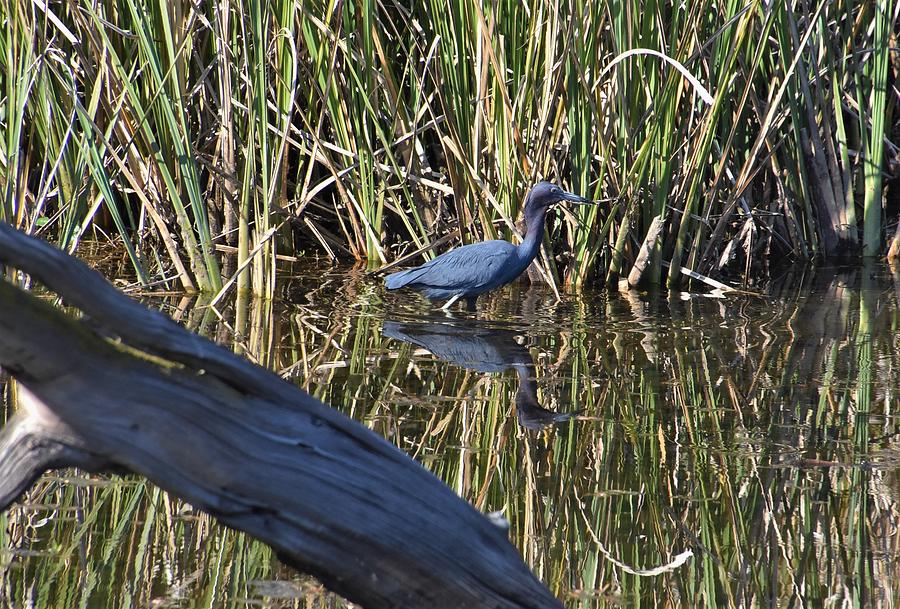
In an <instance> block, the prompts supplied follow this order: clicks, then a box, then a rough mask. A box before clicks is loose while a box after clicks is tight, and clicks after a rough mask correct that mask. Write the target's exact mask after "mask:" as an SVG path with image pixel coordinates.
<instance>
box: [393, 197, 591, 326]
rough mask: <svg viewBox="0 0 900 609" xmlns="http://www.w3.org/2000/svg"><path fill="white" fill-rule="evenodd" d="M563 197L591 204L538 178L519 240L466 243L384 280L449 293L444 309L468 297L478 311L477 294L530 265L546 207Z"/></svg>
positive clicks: (434, 294)
mask: <svg viewBox="0 0 900 609" xmlns="http://www.w3.org/2000/svg"><path fill="white" fill-rule="evenodd" d="M560 201H569V202H572V203H578V204H581V205H590V204H592V201H590V200H588V199H585V198H583V197H579V196H578V195H573V194H572V193H570V192H566V191H565V190H563V189H562V188H560V187H559V186H556V185H554V184H550V183H549V182H538V183H537V184H535V185H534V187H533V188H532V189H531V192H529V193H528V196H527V197H526V198H525V225H526V227H527V230H526V232H525V240H524V241H522V243H521V244H520V245H513V244H512V243H510V242H509V241H502V240H499V239H495V240H492V241H483V242H481V243H472V244H470V245H464V246H463V247H459V248H456V249H454V250H450V251H449V252H446V253H444V254H441V255H440V256H438V257H437V258H435V259H434V260H430V261H428V262H426V263H425V264H423V265H421V266H417V267H416V268H413V269H409V270H406V271H400V272H398V273H391V274H390V275H388V276H387V277H385V279H384V284H385V286H387V289H389V290H396V289H398V288H402V287H409V288H413V289H416V290H419V291H421V292H422V293H423V294H425V296H426V298H429V299H431V300H442V299H444V298H448V299H449V300H447V302H446V303H445V304H444V306H443V307H441V308H442V309H444V310H446V309H449V308H450V306H451V305H452V304H453V303H454V302H456V301H457V300H459V299H460V298H465V299H466V304H467V305H468V308H469V310H470V311H471V310H475V299H477V298H478V296H480V295H481V294H484V293H485V292H489V291H491V290H493V289H495V288H499V287H500V286H502V285H506V284H507V283H509V282H510V281H512V280H513V279H515V278H516V277H518V276H519V275H521V274H522V271H524V270H525V269H527V268H528V265H529V264H531V261H532V260H534V257H535V256H537V253H538V250H539V249H540V247H541V239H542V238H543V235H544V219H545V218H546V217H547V212H548V211H549V210H550V208H551V207H553V205H555V204H556V203H559V202H560Z"/></svg>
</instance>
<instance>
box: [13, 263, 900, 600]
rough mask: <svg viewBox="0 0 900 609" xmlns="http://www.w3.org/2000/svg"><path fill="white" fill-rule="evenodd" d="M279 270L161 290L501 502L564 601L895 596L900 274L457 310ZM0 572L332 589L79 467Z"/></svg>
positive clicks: (807, 273) (62, 584)
mask: <svg viewBox="0 0 900 609" xmlns="http://www.w3.org/2000/svg"><path fill="white" fill-rule="evenodd" d="M282 285H283V291H282V296H283V297H282V299H281V300H280V301H277V302H274V303H272V302H268V303H267V302H249V301H243V302H232V303H230V304H228V305H227V306H226V307H224V308H222V309H220V310H218V311H215V312H214V311H212V310H211V309H210V308H209V307H208V305H207V303H204V302H198V301H197V300H196V299H178V298H175V299H166V300H158V301H153V304H154V305H155V306H158V307H160V308H162V309H163V310H164V311H166V312H167V313H169V314H170V315H172V316H173V317H175V318H177V319H179V321H181V323H184V324H185V325H186V326H188V327H189V328H191V329H193V330H195V331H197V332H200V333H203V334H205V335H207V336H210V337H211V338H214V339H215V340H217V341H218V342H220V343H222V344H227V345H230V346H231V347H232V348H234V349H235V350H236V351H239V352H242V353H244V354H246V356H247V357H249V358H251V359H253V360H254V361H257V362H259V363H261V364H262V365H265V366H267V367H270V368H272V369H274V370H276V371H278V372H279V373H280V374H281V375H282V376H283V377H285V378H288V379H290V380H291V381H292V382H295V383H296V384H298V385H300V386H302V387H304V388H305V389H307V390H308V391H310V392H311V393H313V394H315V395H316V396H317V397H319V398H320V399H323V400H324V401H326V402H328V403H330V404H332V405H333V406H334V407H335V408H339V409H340V410H342V411H343V412H345V413H347V414H348V415H350V416H352V417H354V418H356V419H358V420H360V421H362V422H363V423H364V424H366V425H367V426H369V427H371V428H372V429H374V430H375V431H377V432H378V433H380V434H382V435H383V436H384V437H386V438H388V439H389V440H390V441H391V442H393V443H395V444H396V445H397V446H398V447H400V448H401V449H402V450H404V451H405V452H407V453H408V454H410V455H412V456H413V457H415V458H416V459H418V460H419V461H420V462H421V463H423V465H425V466H426V467H428V468H429V469H431V470H432V471H433V472H435V474H436V475H438V476H439V477H440V478H441V479H443V480H444V481H445V482H446V483H447V484H448V485H450V486H451V487H452V488H453V489H454V490H455V491H456V492H457V493H459V494H460V495H461V496H463V497H465V498H466V499H467V500H468V501H470V502H471V503H472V504H473V505H475V506H476V507H477V508H478V509H480V510H483V511H485V512H493V511H502V512H503V514H504V516H505V517H506V518H507V519H508V520H509V522H510V538H511V539H512V541H513V543H514V544H515V545H516V546H517V547H518V548H519V549H520V551H521V552H522V554H523V556H524V557H525V559H526V561H527V562H528V563H529V564H530V565H531V566H532V568H533V569H534V570H535V572H536V573H537V575H538V577H540V578H541V579H542V580H543V581H544V582H546V583H547V584H548V585H549V586H550V587H551V589H552V590H554V592H556V593H557V594H559V595H560V597H561V598H563V600H564V602H565V603H566V605H567V606H569V607H578V608H581V607H657V606H660V607H681V606H684V607H774V606H779V607H830V606H855V607H894V606H897V605H898V604H900V588H897V586H895V585H894V584H893V582H895V581H898V580H900V535H898V533H897V531H898V530H900V503H898V501H900V473H898V472H900V469H898V465H900V425H898V421H900V419H898V417H900V398H898V396H900V306H898V305H900V273H895V272H893V271H891V270H889V269H885V268H883V267H878V266H873V267H860V268H854V269H818V270H815V271H813V270H804V269H799V270H794V271H791V272H789V273H788V274H786V275H784V276H783V277H782V278H780V280H779V281H776V282H773V283H772V284H771V285H770V286H769V288H768V290H767V291H766V293H765V294H764V295H761V296H750V295H731V296H729V297H727V298H710V297H707V296H705V295H703V294H677V295H672V296H669V295H668V294H663V295H660V296H652V297H651V296H645V295H640V296H638V295H634V294H626V295H621V294H615V293H607V292H585V293H583V294H581V295H579V296H578V297H574V296H565V297H564V298H563V300H562V301H559V302H557V301H556V300H555V299H554V298H553V296H552V294H550V293H549V292H547V291H545V290H541V289H539V288H526V286H525V284H523V283H518V284H515V285H513V286H510V287H508V288H505V289H503V290H501V291H500V292H498V293H497V294H495V295H491V296H489V297H487V298H485V299H484V301H483V302H481V301H479V310H478V312H477V314H469V313H463V312H460V313H457V314H455V315H454V316H453V317H452V318H447V317H441V316H438V315H436V314H435V312H434V311H432V310H431V308H430V307H429V305H428V303H427V302H425V301H424V300H421V299H419V298H418V297H416V296H415V295H410V294H388V293H385V292H384V290H383V289H382V287H381V285H380V284H379V283H378V282H377V281H372V280H368V279H366V278H364V277H363V276H361V275H360V274H356V273H354V272H352V271H350V272H348V271H347V270H343V269H342V270H339V271H329V270H328V269H323V268H312V267H304V268H298V269H296V271H295V273H294V274H293V275H292V276H290V277H285V278H284V280H283V281H282ZM511 369H512V370H514V371H515V374H514V375H513V374H511V373H510V372H509V371H510V370H511ZM538 387H540V395H541V400H540V401H539V400H538ZM513 413H515V414H516V417H513V416H512V415H513ZM526 413H527V416H524V415H525V414H526ZM574 413H579V414H578V416H573V414H574ZM248 416H252V414H250V413H248ZM545 417H547V418H545ZM556 417H561V418H567V419H568V420H565V422H564V423H563V424H558V425H548V426H546V427H543V428H542V429H540V430H539V431H536V430H534V429H533V428H534V427H538V426H540V425H543V424H544V422H545V421H547V420H548V419H554V418H556ZM523 419H524V420H523ZM517 420H518V421H519V422H517ZM685 550H691V551H692V553H693V555H692V556H691V557H690V558H689V559H687V560H686V561H685V562H683V564H680V565H679V566H677V567H674V568H671V569H669V570H663V571H655V570H654V567H657V566H660V565H666V564H670V563H672V561H673V559H674V558H675V557H676V556H679V555H684V554H683V553H684V551H685ZM0 582H2V587H0V607H20V606H31V605H35V606H74V605H83V606H86V607H101V606H102V607H108V606H117V607H118V606H122V607H124V606H150V605H154V606H174V605H177V606H179V607H188V606H200V605H203V606H228V607H248V606H256V605H259V604H263V605H279V606H281V605H284V606H300V605H304V606H305V605H306V604H313V603H318V605H317V606H326V607H327V606H343V602H342V601H341V600H340V599H335V598H334V597H330V596H327V595H324V594H323V593H322V592H321V590H320V589H319V588H318V587H317V586H316V584H315V583H314V582H310V581H309V580H300V579H298V578H297V577H296V576H295V575H294V574H293V573H291V572H290V571H288V570H286V569H284V568H282V567H280V566H279V565H278V563H277V561H276V560H275V559H274V558H273V557H272V556H271V553H270V552H269V551H268V550H267V549H266V548H264V547H262V546H260V545H259V544H256V543H251V542H248V541H247V540H246V539H245V538H244V537H243V536H241V535H238V534H235V533H232V532H230V531H225V530H223V529H221V528H219V527H218V526H217V525H216V524H215V522H214V520H213V519H211V518H209V517H207V516H205V515H203V514H199V513H196V512H195V511H193V510H192V509H191V508H190V506H187V505H184V504H183V503H181V502H179V501H177V500H174V499H171V498H169V497H167V496H166V495H165V494H164V493H161V492H159V491H157V490H155V489H153V488H152V487H151V486H150V485H148V484H146V483H144V482H143V481H141V480H137V479H132V478H120V477H115V476H103V477H98V476H91V477H88V476H85V475H84V474H81V473H80V472H76V471H68V472H64V473H63V474H62V475H56V476H45V477H44V478H43V479H42V480H41V481H40V482H39V483H38V484H37V485H36V486H35V488H34V489H33V490H32V491H31V492H30V493H29V494H28V495H27V496H26V497H25V498H24V500H23V501H22V502H21V504H20V505H19V506H17V507H16V508H14V509H12V510H10V511H8V512H7V513H5V514H2V515H0ZM34 599H36V600H34ZM310 599H312V600H310Z"/></svg>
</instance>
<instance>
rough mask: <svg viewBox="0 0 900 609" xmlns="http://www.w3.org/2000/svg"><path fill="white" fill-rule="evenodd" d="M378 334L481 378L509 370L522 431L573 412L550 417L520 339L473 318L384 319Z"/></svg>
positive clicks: (562, 417)
mask: <svg viewBox="0 0 900 609" xmlns="http://www.w3.org/2000/svg"><path fill="white" fill-rule="evenodd" d="M382 334H384V336H387V337H388V338H393V339H396V340H401V341H403V342H405V343H409V344H411V345H417V346H419V347H422V348H423V349H425V350H426V351H428V352H429V353H431V354H432V355H434V356H435V357H437V358H440V359H441V360H443V361H445V362H447V363H450V364H453V365H454V366H461V367H463V368H468V369H469V370H474V371H476V372H484V373H501V372H505V371H506V370H510V369H512V370H515V372H516V378H517V379H518V387H517V389H516V393H515V405H516V419H517V421H518V422H519V425H521V426H522V427H524V428H526V429H541V428H542V427H546V426H548V425H553V424H555V423H563V422H565V421H568V420H569V419H571V418H572V417H573V416H575V415H576V414H577V413H571V412H554V411H552V410H548V409H546V408H544V407H543V406H541V405H540V403H539V402H538V386H537V379H536V373H535V368H534V359H533V358H532V357H531V353H530V352H529V351H528V349H527V348H526V347H525V346H523V345H522V344H521V343H520V342H519V341H520V340H522V336H521V334H518V333H516V332H513V331H510V330H505V329H500V328H494V327H491V326H490V325H487V324H485V323H484V322H482V321H480V320H476V319H448V318H446V317H445V318H444V319H443V320H434V321H430V322H424V323H423V322H403V321H397V320H392V319H385V320H384V325H383V326H382Z"/></svg>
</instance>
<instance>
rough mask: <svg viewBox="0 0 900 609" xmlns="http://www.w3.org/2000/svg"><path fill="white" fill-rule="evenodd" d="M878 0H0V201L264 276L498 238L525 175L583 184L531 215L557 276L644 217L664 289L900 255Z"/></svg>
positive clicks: (622, 263) (208, 280)
mask: <svg viewBox="0 0 900 609" xmlns="http://www.w3.org/2000/svg"><path fill="white" fill-rule="evenodd" d="M898 7H900V4H898V3H897V2H894V1H893V0H878V1H876V2H860V3H849V2H845V1H833V2H827V1H825V0H821V1H820V2H809V1H805V0H804V1H797V2H769V3H765V2H760V1H753V2H749V3H743V2H736V1H733V0H720V1H712V0H691V1H689V2H650V3H647V2H639V1H637V0H618V1H614V2H608V3H583V2H572V1H562V2H560V1H558V0H552V1H548V0H541V1H536V2H526V3H522V2H518V1H510V0H496V1H494V2H490V3H482V2H471V1H470V0H448V1H447V2H437V1H434V0H432V1H430V2H423V3H413V4H411V5H407V4H405V3H400V2H372V1H370V0H363V1H360V2H345V1H343V0H328V1H313V0H303V1H302V2H288V1H284V0H280V1H279V0H276V1H272V2H261V1H259V0H250V1H248V2H242V1H236V0H216V1H214V2H205V3H199V4H197V3H189V2H183V1H177V2H168V3H166V2H153V3H150V4H146V3H138V2H136V0H116V1H111V0H101V1H97V2H86V1H84V0H81V1H78V0H61V1H59V2H53V3H45V2H25V1H24V0H4V1H3V2H2V3H0V16H2V17H3V19H2V23H3V30H2V33H0V45H2V47H3V48H2V51H3V52H2V53H0V64H2V65H0V90H2V94H0V121H2V124H3V133H4V137H3V138H2V141H0V189H2V200H0V219H2V220H5V221H7V222H12V223H14V224H15V225H17V226H19V227H21V228H23V229H25V230H28V231H29V232H37V233H41V234H44V235H46V236H47V238H48V239H51V240H54V241H55V242H57V243H58V244H59V245H60V246H62V247H64V248H67V249H70V250H72V249H75V248H76V247H77V245H78V243H79V241H80V240H81V239H83V238H84V237H85V235H87V236H90V237H92V238H93V237H96V236H102V235H109V236H111V237H114V238H115V239H117V240H119V241H120V242H121V243H122V244H123V245H124V247H125V248H126V251H127V254H128V257H129V259H130V261H131V264H132V266H133V267H134V269H135V273H136V274H137V277H138V279H139V280H140V281H141V282H142V283H143V284H144V285H147V286H150V285H152V286H154V287H156V286H160V285H167V286H168V287H169V288H175V287H180V288H182V289H187V290H193V289H200V290H203V291H207V292H213V293H221V292H223V290H227V289H231V288H237V289H238V290H239V291H253V292H255V293H257V294H261V295H269V296H271V295H272V294H273V293H274V290H275V287H274V283H275V279H274V268H275V266H276V263H277V259H278V256H279V255H281V256H302V255H315V256H323V257H326V258H328V259H331V260H337V259H349V258H353V259H357V260H364V261H367V264H368V265H369V266H370V268H376V267H380V266H382V265H384V264H385V263H389V262H393V261H397V260H401V261H409V262H413V261H421V258H422V257H430V256H432V255H434V254H435V253H437V252H439V251H440V250H441V249H442V248H444V247H447V244H448V242H449V243H451V244H452V243H454V242H455V243H459V242H463V243H467V242H472V241H477V240H480V239H483V238H489V237H495V236H503V237H507V238H514V235H515V234H516V233H517V232H518V231H517V229H516V226H515V222H516V219H517V215H518V213H519V210H520V208H521V205H522V201H523V197H524V194H525V192H526V191H527V189H528V187H529V186H530V184H532V183H533V182H535V181H536V180H538V179H541V178H546V179H550V180H554V181H558V182H561V183H563V184H565V185H566V186H568V187H569V188H570V189H572V190H575V191H577V192H579V193H581V194H584V195H587V196H590V197H593V198H596V199H597V200H599V201H601V202H602V205H601V206H600V207H597V208H592V209H584V210H578V211H576V212H572V213H569V214H566V215H565V216H564V217H563V218H561V219H560V220H559V221H557V222H556V223H555V224H554V225H553V226H552V227H551V228H550V229H549V231H548V236H547V240H546V245H547V247H546V248H545V251H546V252H547V254H549V255H548V256H545V257H544V258H543V259H542V261H541V264H542V265H543V266H544V267H545V270H546V271H547V276H548V277H550V278H551V280H552V281H553V282H554V283H560V284H561V283H571V284H574V285H583V284H588V283H591V284H595V283H601V282H604V281H613V280H615V279H616V278H618V277H619V276H620V275H625V274H627V273H628V271H629V269H630V267H631V265H632V264H633V261H634V257H635V255H636V253H637V250H638V248H639V247H640V245H641V243H642V242H643V240H644V238H645V236H646V233H647V230H648V228H649V226H650V225H651V223H652V221H653V219H654V218H660V219H661V220H662V222H663V232H662V238H661V239H660V241H659V243H658V244H656V245H655V247H654V249H653V258H652V262H651V264H650V265H649V267H648V269H647V271H646V272H645V276H644V279H645V281H647V282H649V283H652V284H661V283H668V285H669V286H671V287H674V286H675V285H677V284H678V282H679V280H680V278H681V277H682V275H681V273H679V272H678V270H679V269H680V268H689V269H692V270H695V271H697V272H700V273H701V274H705V275H723V276H726V277H730V278H732V279H733V280H740V281H743V282H748V281H751V280H754V279H757V278H760V277H766V276H768V274H769V268H770V266H771V265H772V264H774V263H778V262H781V261H784V260H806V259H811V258H816V257H835V256H841V255H856V254H864V255H866V256H878V255H881V254H883V253H884V252H885V251H886V249H887V247H886V246H887V245H888V243H889V238H890V239H891V241H892V247H891V249H890V251H891V252H897V251H900V240H898V239H897V237H892V235H894V234H896V235H900V228H898V229H897V230H896V233H895V231H894V224H895V223H896V221H897V211H896V204H895V203H891V201H894V198H892V197H891V196H889V195H890V189H891V187H892V185H893V184H894V183H895V178H896V171H897V169H896V168H897V164H896V162H895V161H896V159H897V158H898V150H897V146H896V145H895V143H894V142H895V141H896V138H897V133H898V118H897V113H896V112H895V108H896V105H897V104H896V102H897V89H896V86H895V80H896V76H897V74H898V65H900V59H898V54H897V52H896V50H895V51H889V49H891V48H894V49H896V47H897V46H898V45H897V43H896V40H897V38H896V34H897V25H896V24H897V22H898V20H897V11H898ZM637 50H640V51H637ZM617 59H618V61H616V60H617ZM676 65H677V66H680V67H681V68H682V69H683V70H684V73H689V74H691V75H693V78H694V79H695V80H693V81H692V80H690V79H688V78H687V77H686V76H685V75H684V73H683V72H682V71H680V70H679V69H676V67H674V66H676ZM692 83H693V84H692ZM698 85H702V87H703V88H705V89H707V90H708V91H709V92H710V93H711V97H709V98H707V97H705V95H704V94H703V93H702V91H701V89H700V88H699V87H698ZM886 192H887V195H888V196H886ZM898 226H900V225H898Z"/></svg>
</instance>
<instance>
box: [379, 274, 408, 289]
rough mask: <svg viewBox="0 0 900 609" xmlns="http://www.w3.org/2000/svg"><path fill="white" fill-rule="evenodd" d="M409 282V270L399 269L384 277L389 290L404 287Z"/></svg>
mask: <svg viewBox="0 0 900 609" xmlns="http://www.w3.org/2000/svg"><path fill="white" fill-rule="evenodd" d="M407 283H409V271H398V272H396V273H391V274H390V275H388V276H387V277H385V278H384V285H385V287H386V288H387V289H389V290H396V289H398V288H402V287H403V286H405V285H406V284H407Z"/></svg>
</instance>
